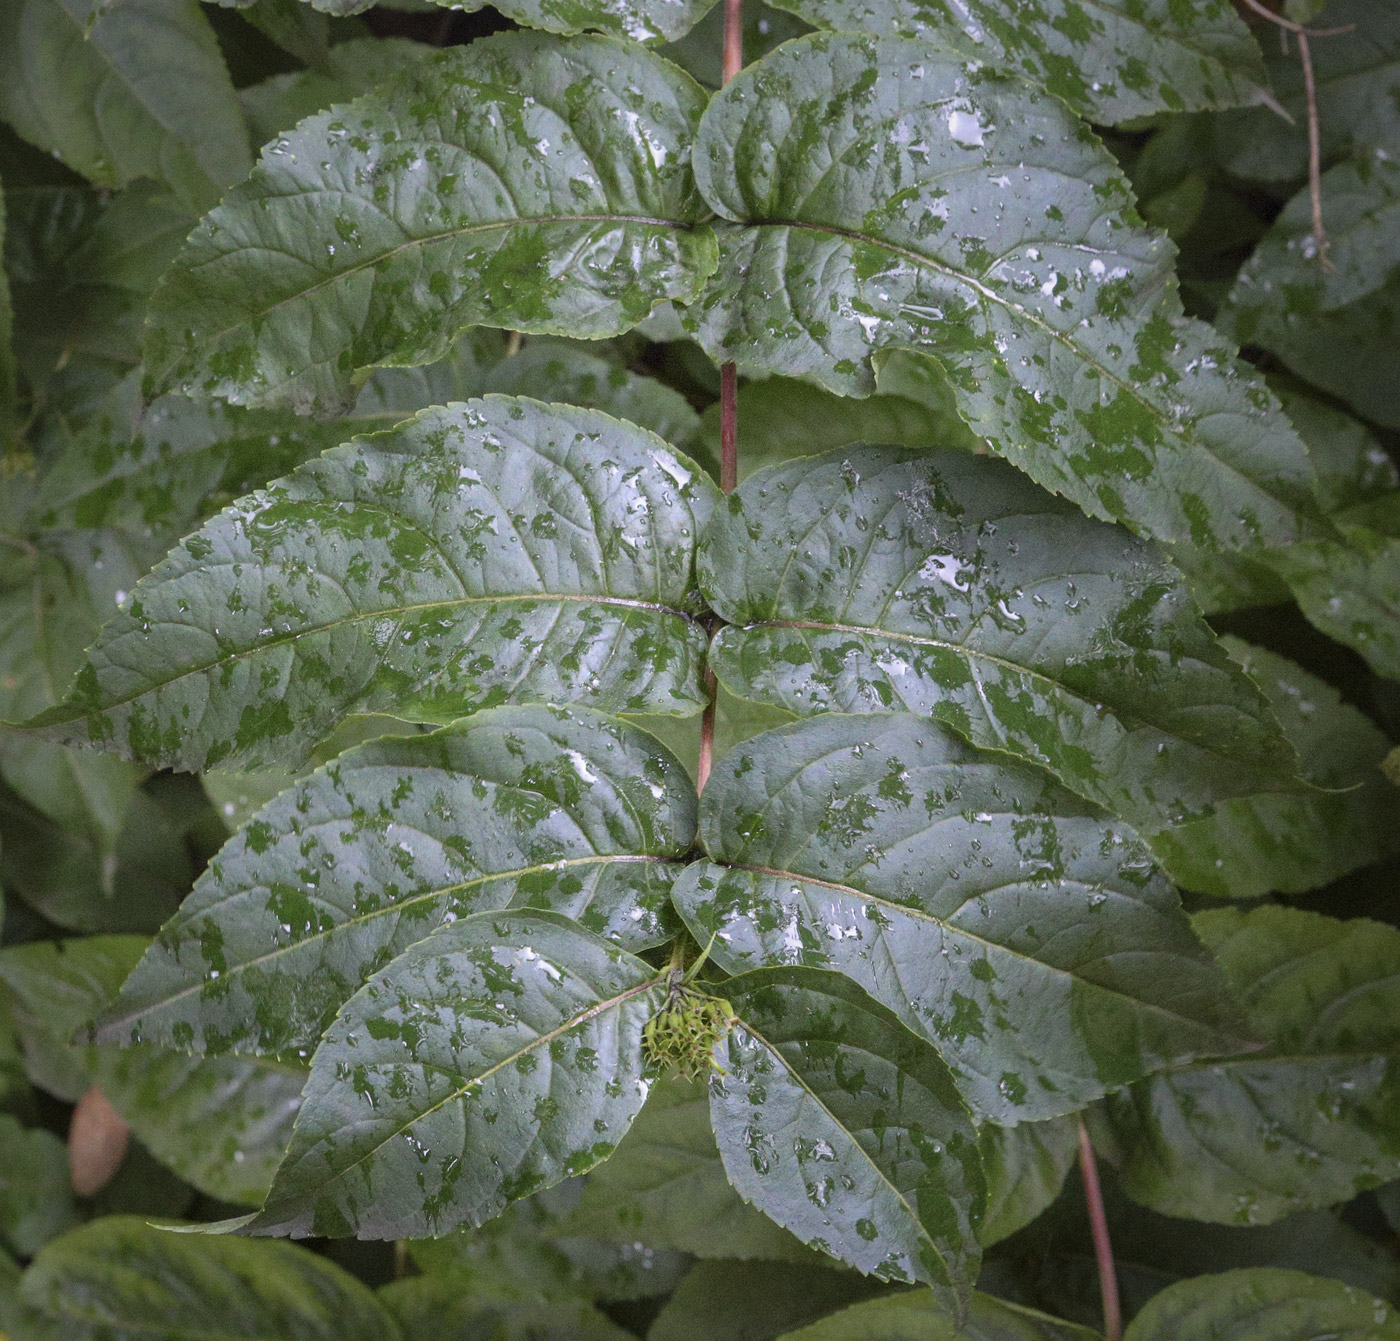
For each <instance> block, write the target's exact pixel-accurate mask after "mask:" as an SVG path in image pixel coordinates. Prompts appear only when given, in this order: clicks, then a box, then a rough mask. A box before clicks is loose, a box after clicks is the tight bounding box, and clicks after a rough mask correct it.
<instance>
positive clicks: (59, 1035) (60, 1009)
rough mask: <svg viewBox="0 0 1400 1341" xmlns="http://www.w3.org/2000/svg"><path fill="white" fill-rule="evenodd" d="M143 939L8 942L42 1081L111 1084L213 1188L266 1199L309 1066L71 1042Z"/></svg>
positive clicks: (30, 1053)
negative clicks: (85, 1045) (21, 943)
mask: <svg viewBox="0 0 1400 1341" xmlns="http://www.w3.org/2000/svg"><path fill="white" fill-rule="evenodd" d="M144 944H145V941H144V938H140V937H135V936H89V937H84V938H82V939H80V940H68V941H64V942H60V943H57V944H55V943H51V942H37V943H33V944H29V945H23V946H15V947H12V948H9V949H6V950H4V951H2V952H0V982H3V983H4V984H5V986H6V988H7V989H8V990H9V993H10V996H11V999H12V1000H13V1002H14V1005H15V1013H16V1017H17V1022H18V1024H19V1027H20V1034H21V1038H22V1040H23V1043H24V1048H25V1063H26V1065H27V1066H28V1067H29V1069H30V1074H31V1076H32V1077H33V1079H34V1082H35V1083H36V1084H37V1085H40V1086H41V1087H43V1088H44V1089H46V1090H48V1091H50V1092H51V1093H53V1094H56V1095H57V1096H58V1097H60V1098H63V1099H67V1100H70V1101H71V1100H75V1099H77V1098H79V1097H80V1096H81V1095H82V1094H84V1093H85V1092H86V1091H87V1089H88V1087H89V1086H90V1085H92V1084H96V1085H98V1086H100V1087H101V1090H102V1092H103V1094H105V1095H106V1097H107V1099H108V1100H109V1102H110V1103H111V1104H112V1106H113V1107H114V1108H115V1109H116V1110H117V1112H118V1113H119V1114H120V1115H121V1117H122V1118H124V1119H125V1120H126V1122H127V1123H128V1124H129V1125H130V1127H131V1129H132V1132H133V1133H134V1135H135V1136H136V1138H137V1139H138V1140H139V1141H141V1142H142V1144H143V1145H144V1146H145V1147H146V1148H147V1149H148V1150H149V1151H150V1152H151V1154H153V1155H154V1156H155V1157H156V1158H157V1159H159V1160H160V1161H161V1162H162V1163H163V1164H165V1165H167V1166H168V1167H170V1168H172V1169H174V1170H176V1171H177V1172H178V1173H179V1174H180V1175H181V1177H183V1178H184V1179H186V1180H187V1181H188V1182H190V1183H193V1184H194V1185H195V1186H196V1187H198V1188H200V1189H201V1190H202V1191H204V1192H207V1193H208V1194H209V1195H210V1196H214V1197H218V1198H221V1199H222V1200H225V1201H233V1202H240V1203H243V1204H247V1203H250V1202H251V1203H253V1204H256V1203H257V1202H258V1201H259V1200H260V1198H261V1197H262V1196H263V1195H264V1193H266V1191H267V1189H268V1187H269V1186H270V1185H271V1182H272V1174H273V1171H274V1170H275V1169H276V1168H277V1165H278V1163H279V1162H280V1161H281V1158H282V1154H283V1152H284V1151H285V1150H286V1147H287V1142H288V1140H289V1139H290V1138H291V1130H292V1119H293V1118H294V1117H295V1116H296V1111H297V1107H298V1105H299V1103H300V1097H301V1089H302V1086H303V1084H304V1083H305V1081H306V1072H305V1070H304V1069H303V1068H300V1067H296V1066H283V1065H280V1064H276V1063H272V1062H265V1061H261V1060H257V1059H254V1058H249V1057H220V1058H206V1057H190V1056H188V1055H186V1054H185V1053H182V1052H178V1051H164V1050H159V1049H156V1048H152V1047H147V1046H140V1047H134V1048H117V1047H113V1046H106V1047H96V1048H91V1047H84V1046H81V1045H78V1044H74V1043H73V1042H72V1041H71V1040H72V1038H73V1036H74V1034H75V1033H76V1032H77V1031H79V1030H80V1029H82V1028H84V1027H85V1026H86V1025H87V1023H88V1022H89V1021H90V1020H91V1019H92V1017H93V1016H94V1015H95V1014H97V1012H98V1011H100V1010H101V1009H102V1008H103V1006H104V1005H105V1004H106V1003H107V1001H108V1000H110V998H111V997H112V996H113V995H114V994H115V993H116V990H117V988H118V987H119V986H120V984H121V981H122V979H123V978H124V977H125V976H126V974H127V973H128V972H129V971H130V970H131V968H132V967H133V966H134V965H135V963H136V961H137V958H138V956H139V955H140V954H141V951H142V948H143V946H144Z"/></svg>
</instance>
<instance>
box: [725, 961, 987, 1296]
mask: <svg viewBox="0 0 1400 1341" xmlns="http://www.w3.org/2000/svg"><path fill="white" fill-rule="evenodd" d="M723 990H724V991H725V993H726V997H727V999H728V1001H729V1002H730V1003H731V1004H732V1005H733V1008H734V1014H735V1017H736V1019H737V1023H736V1024H735V1025H734V1027H733V1030H732V1031H731V1033H730V1034H729V1037H728V1040H727V1044H726V1053H727V1059H726V1065H725V1069H724V1071H723V1072H722V1073H721V1074H720V1075H718V1076H715V1077H712V1079H711V1082H710V1118H711V1121H712V1122H713V1123H714V1129H715V1137H716V1140H717V1141H718V1144H719V1152H720V1156H721V1158H722V1159H723V1160H724V1168H725V1172H726V1173H727V1174H728V1175H729V1180H730V1182H731V1183H733V1184H734V1187H735V1188H736V1189H737V1191H738V1193H739V1195H740V1196H741V1197H743V1198H744V1200H745V1201H748V1202H751V1203H752V1204H753V1205H755V1206H757V1207H758V1208H759V1209H760V1210H761V1211H763V1212H764V1213H765V1214H766V1215H768V1216H769V1217H770V1218H771V1219H773V1220H776V1221H777V1222H778V1223H779V1224H781V1225H782V1226H783V1227H784V1228H786V1229H789V1230H791V1231H792V1232H793V1233H794V1234H796V1235H797V1237H798V1238H800V1239H802V1240H803V1242H805V1243H810V1244H811V1245H812V1246H814V1247H818V1248H820V1249H821V1250H822V1251H823V1252H827V1253H830V1254H831V1255H832V1256H833V1257H836V1258H838V1259H840V1260H841V1261H843V1262H846V1263H847V1264H848V1265H850V1266H853V1267H855V1268H856V1269H857V1270H859V1271H862V1272H865V1273H866V1274H869V1275H874V1276H878V1277H879V1278H880V1279H882V1280H890V1281H907V1282H909V1283H911V1284H912V1283H914V1282H916V1281H917V1282H921V1283H923V1284H926V1285H931V1286H933V1287H934V1290H935V1293H936V1294H938V1295H939V1296H940V1297H942V1298H944V1299H946V1300H948V1301H949V1303H950V1305H951V1306H952V1307H954V1309H955V1310H957V1309H960V1308H962V1307H965V1306H966V1304H967V1302H968V1299H969V1298H970V1296H971V1293H972V1282H973V1280H974V1279H975V1278H976V1275H977V1267H978V1263H979V1261H980V1258H981V1250H980V1248H979V1247H978V1246H977V1241H976V1239H975V1237H974V1227H975V1225H976V1223H977V1221H978V1220H980V1218H981V1215H982V1211H983V1208H984V1207H985V1205H986V1184H985V1182H984V1181H983V1178H982V1163H981V1159H980V1158H979V1156H978V1153H977V1136H976V1133H975V1131H974V1130H973V1126H972V1122H971V1120H970V1119H969V1117H968V1114H967V1109H966V1108H965V1107H964V1106H963V1103H962V1100H961V1099H960V1098H959V1097H958V1091H957V1088H956V1087H955V1086H954V1084H953V1078H952V1076H951V1075H950V1074H949V1071H948V1068H947V1067H946V1066H945V1065H944V1064H943V1062H942V1061H941V1060H940V1059H939V1056H938V1054H937V1052H936V1051H935V1050H934V1049H933V1048H932V1047H931V1046H930V1045H929V1044H928V1043H927V1042H926V1041H925V1040H924V1039H922V1038H920V1037H918V1036H917V1035H915V1034H913V1033H911V1032H909V1030H907V1029H905V1028H904V1026H903V1025H902V1024H901V1023H900V1022H899V1020H898V1019H897V1018H896V1017H895V1016H894V1015H893V1014H892V1013H891V1012H890V1011H889V1010H887V1009H885V1008H884V1007H883V1006H880V1005H879V1004H878V1003H876V1002H874V1001H872V1000H870V998H869V997H868V996H867V995H866V994H865V993H864V992H863V991H862V990H861V989H860V988H859V987H857V986H856V985H855V984H854V983H853V982H851V981H849V980H848V979H845V978H842V977H841V976H840V975H839V974H834V973H821V972H816V971H813V970H811V969H805V968H789V969H781V968H780V969H760V970H758V971H757V972H755V973H751V974H746V975H744V976H743V977H741V978H738V979H736V980H735V981H733V982H730V983H725V984H724V988H723ZM717 1051H719V1049H717Z"/></svg>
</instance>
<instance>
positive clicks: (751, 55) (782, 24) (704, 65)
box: [652, 0, 811, 339]
mask: <svg viewBox="0 0 1400 1341" xmlns="http://www.w3.org/2000/svg"><path fill="white" fill-rule="evenodd" d="M724 14H725V7H724V6H723V5H718V4H717V5H715V6H713V7H712V8H711V9H710V11H709V13H707V14H706V15H705V17H704V18H702V19H701V20H700V21H699V23H697V24H696V25H695V26H694V27H693V28H692V29H691V30H690V31H689V32H688V33H686V35H685V36H684V37H682V38H680V39H679V40H678V41H676V42H672V43H670V44H668V45H667V46H664V47H662V48H661V54H662V55H664V56H665V57H666V58H667V59H668V60H673V61H675V63H676V64H677V65H679V66H680V67H681V69H683V70H687V71H689V73H690V74H692V75H694V76H695V78H696V79H697V80H699V82H700V83H702V84H703V85H704V86H705V87H706V88H708V89H717V88H719V86H720V85H721V84H722V83H724ZM739 17H740V20H741V23H742V26H743V55H744V59H745V61H746V62H753V61H756V60H761V59H762V58H763V57H764V56H766V55H767V54H768V53H769V52H770V51H772V50H773V48H774V47H776V46H777V45H778V44H779V43H780V42H786V41H787V40H788V39H789V38H790V37H801V36H802V34H803V33H806V32H810V31H811V29H810V28H809V27H808V25H807V24H805V23H803V22H802V21H801V20H800V19H798V18H795V17H794V16H793V15H791V14H785V13H783V11H782V10H781V9H773V8H771V7H770V6H769V5H768V4H766V3H765V0H748V3H747V4H745V5H744V7H743V9H742V10H741V11H740V15H739ZM652 338H653V339H655V338H657V337H652Z"/></svg>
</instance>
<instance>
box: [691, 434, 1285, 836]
mask: <svg viewBox="0 0 1400 1341" xmlns="http://www.w3.org/2000/svg"><path fill="white" fill-rule="evenodd" d="M699 574H700V582H701V585H702V588H703V589H704V591H705V594H706V596H707V598H708V599H709V601H710V604H711V605H712V606H713V607H714V608H715V609H716V610H717V611H718V612H719V614H720V615H721V617H722V618H724V619H726V620H728V621H729V622H730V627H728V628H724V629H721V630H720V632H719V634H718V635H717V637H716V639H715V643H714V648H713V651H712V655H711V662H712V666H713V669H714V672H715V674H716V675H717V676H718V677H719V679H720V680H721V681H722V682H723V683H724V684H725V686H726V687H727V688H728V689H729V690H730V691H731V692H733V693H735V694H742V695H745V696H747V697H750V698H756V699H760V700H761V701H763V702H767V703H774V704H776V705H778V706H780V707H783V708H786V709H788V710H789V711H791V712H795V713H801V714H804V715H806V714H811V713H820V712H825V711H831V710H837V711H844V712H884V711H888V710H890V709H891V708H900V709H907V710H908V711H910V712H914V713H918V714H920V715H922V716H931V717H934V718H936V719H937V720H939V721H942V722H944V723H946V724H947V725H949V726H951V727H953V728H954V729H955V730H957V731H958V732H959V733H961V734H962V735H964V736H967V737H968V738H969V739H971V740H972V741H973V743H974V744H976V745H980V746H982V747H984V748H989V749H998V750H1005V751H1007V752H1009V753H1012V754H1016V755H1019V756H1020V757H1021V758H1023V759H1026V760H1029V761H1030V762H1032V763H1035V764H1039V765H1042V766H1043V767H1046V768H1049V769H1050V770H1051V771H1052V772H1053V773H1054V774H1055V775H1056V776H1057V777H1058V778H1059V779H1060V780H1061V781H1062V782H1064V783H1065V784H1066V786H1068V787H1070V788H1071V789H1073V790H1074V791H1076V792H1078V793H1079V794H1080V795H1082V796H1085V797H1088V798H1089V799H1091V800H1093V801H1097V802H1098V803H1099V804H1100V805H1103V806H1106V807H1108V808H1109V809H1111V810H1113V811H1114V812H1115V813H1117V814H1120V815H1122V816H1123V817H1124V818H1126V819H1128V820H1129V821H1130V822H1132V823H1134V824H1137V825H1138V826H1139V827H1140V828H1143V829H1144V830H1156V829H1160V828H1163V827H1165V826H1166V825H1168V824H1170V823H1173V822H1175V821H1177V820H1179V819H1182V818H1188V817H1191V816H1195V815H1199V814H1201V813H1203V812H1205V813H1208V812H1209V809H1210V807H1211V806H1212V805H1213V804H1215V803H1216V802H1218V801H1221V800H1223V799H1225V798H1227V797H1231V796H1240V795H1251V794H1254V793H1255V792H1261V791H1262V792H1270V791H1280V792H1287V791H1289V790H1294V791H1296V790H1298V784H1297V783H1296V782H1295V781H1293V779H1294V778H1295V776H1296V774H1295V770H1296V762H1295V760H1294V758H1293V752H1292V750H1291V749H1290V748H1289V746H1288V745H1287V743H1286V742H1285V740H1284V739H1283V736H1282V735H1281V733H1280V732H1279V729H1278V726H1277V724H1276V723H1275V722H1274V721H1273V719H1272V717H1271V716H1270V713H1269V711H1268V708H1267V707H1266V705H1265V701H1264V698H1263V696H1262V695H1261V694H1260V692H1259V690H1258V689H1257V688H1256V687H1255V686H1254V685H1253V684H1252V683H1250V681H1249V680H1248V679H1247V678H1246V677H1245V675H1244V674H1243V673H1242V672H1241V671H1240V669H1239V667H1238V666H1236V665H1234V664H1233V663H1231V661H1230V659H1229V657H1228V656H1227V655H1226V653H1225V651H1224V649H1223V648H1222V647H1220V645H1219V644H1218V643H1217V642H1216V641H1215V639H1214V637H1213V636H1212V634H1211V632H1210V630H1209V628H1208V627H1207V626H1206V624H1205V622H1204V620H1202V619H1201V617H1200V615H1199V614H1198V613H1197V612H1196V610H1195V608H1194V607H1193V606H1192V604H1191V600H1190V597H1189V596H1188V595H1187V593H1186V591H1185V588H1184V586H1183V584H1182V581H1181V576H1180V574H1179V573H1178V572H1177V571H1176V570H1175V569H1173V568H1171V567H1170V566H1169V565H1167V564H1165V563H1163V562H1162V561H1161V559H1160V558H1159V557H1158V555H1157V553H1156V551H1155V549H1154V548H1153V547H1152V546H1151V545H1149V544H1146V543H1144V542H1143V541H1140V540H1137V539H1135V538H1134V537H1133V536H1131V535H1129V534H1128V533H1127V532H1126V531H1124V530H1122V529H1121V528H1118V527H1112V526H1105V525H1104V524H1102V523H1101V522H1095V521H1091V520H1090V519H1088V518H1086V517H1085V516H1084V515H1083V513H1081V512H1080V511H1079V510H1078V509H1077V508H1075V507H1073V506H1072V505H1070V504H1068V503H1065V502H1063V501H1062V500H1060V499H1056V498H1052V497H1051V496H1049V495H1048V494H1046V493H1045V492H1044V491H1043V490H1040V489H1037V488H1036V487H1035V486H1034V485H1032V484H1031V483H1030V482H1029V481H1027V480H1026V479H1025V478H1024V477H1023V476H1021V475H1019V474H1018V473H1017V472H1016V471H1015V470H1013V469H1011V467H1010V466H1008V465H1006V464H1005V463H1004V462H1001V461H997V460H995V459H993V458H990V457H985V456H975V455H972V454H969V453H964V452H955V451H941V452H917V451H910V450H908V449H904V450H899V449H895V448H883V447H852V448H849V449H840V450H838V451H835V452H829V453H827V454H825V455H823V456H819V457H806V458H803V459H802V460H799V461H793V462H789V463H787V464H786V465H782V466H775V467H773V468H772V469H770V470H766V471H764V472H763V473H762V474H760V475H757V476H755V477H754V478H753V479H751V480H749V481H747V482H746V483H745V484H744V485H743V486H742V487H741V488H740V489H739V490H738V491H737V492H736V493H735V494H734V495H732V496H731V498H730V500H729V504H728V507H727V508H721V509H719V510H718V511H716V512H715V514H714V516H713V518H712V520H711V522H710V524H709V525H708V527H707V528H706V530H705V532H704V536H703V539H702V543H701V548H700V558H699Z"/></svg>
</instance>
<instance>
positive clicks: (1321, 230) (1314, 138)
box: [1244, 0, 1356, 271]
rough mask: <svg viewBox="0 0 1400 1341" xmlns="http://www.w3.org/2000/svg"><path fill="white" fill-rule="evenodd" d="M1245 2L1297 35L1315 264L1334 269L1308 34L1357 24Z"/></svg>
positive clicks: (1334, 33) (1336, 33) (1334, 32)
mask: <svg viewBox="0 0 1400 1341" xmlns="http://www.w3.org/2000/svg"><path fill="white" fill-rule="evenodd" d="M1244 3H1245V4H1246V5H1247V6H1248V7H1249V9H1250V10H1252V11H1253V12H1254V13H1255V14H1258V15H1259V16H1260V17H1261V18H1265V19H1268V21H1269V22H1270V23H1273V24H1277V25H1278V27H1280V28H1282V29H1283V30H1284V32H1285V33H1292V34H1293V35H1294V36H1295V37H1296V38H1297V39H1298V59H1299V61H1300V63H1301V64H1302V67H1303V92H1304V94H1305V96H1306V99H1307V110H1308V199H1309V200H1310V201H1311V203H1312V229H1313V249H1314V255H1315V257H1316V259H1317V263H1318V265H1320V266H1321V267H1322V268H1323V269H1324V270H1328V271H1331V270H1335V269H1336V268H1337V267H1336V266H1334V265H1333V264H1332V262H1331V260H1330V259H1329V258H1328V255H1327V252H1328V248H1329V247H1330V246H1331V243H1330V242H1329V241H1328V238H1327V226H1326V225H1325V224H1324V223H1323V221H1322V127H1321V125H1320V123H1319V121H1318V115H1317V80H1316V79H1315V78H1314V76H1313V63H1312V47H1311V45H1310V43H1309V39H1310V38H1314V37H1340V36H1341V35H1342V34H1343V33H1349V32H1351V31H1352V30H1353V29H1354V28H1355V27H1356V25H1355V24H1348V25H1347V26H1346V27H1345V28H1308V27H1306V26H1305V25H1303V24H1301V23H1294V22H1293V20H1292V19H1286V18H1284V17H1283V15H1282V14H1275V13H1274V11H1273V10H1272V9H1268V8H1267V7H1266V6H1265V5H1264V4H1263V3H1262V0H1244Z"/></svg>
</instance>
